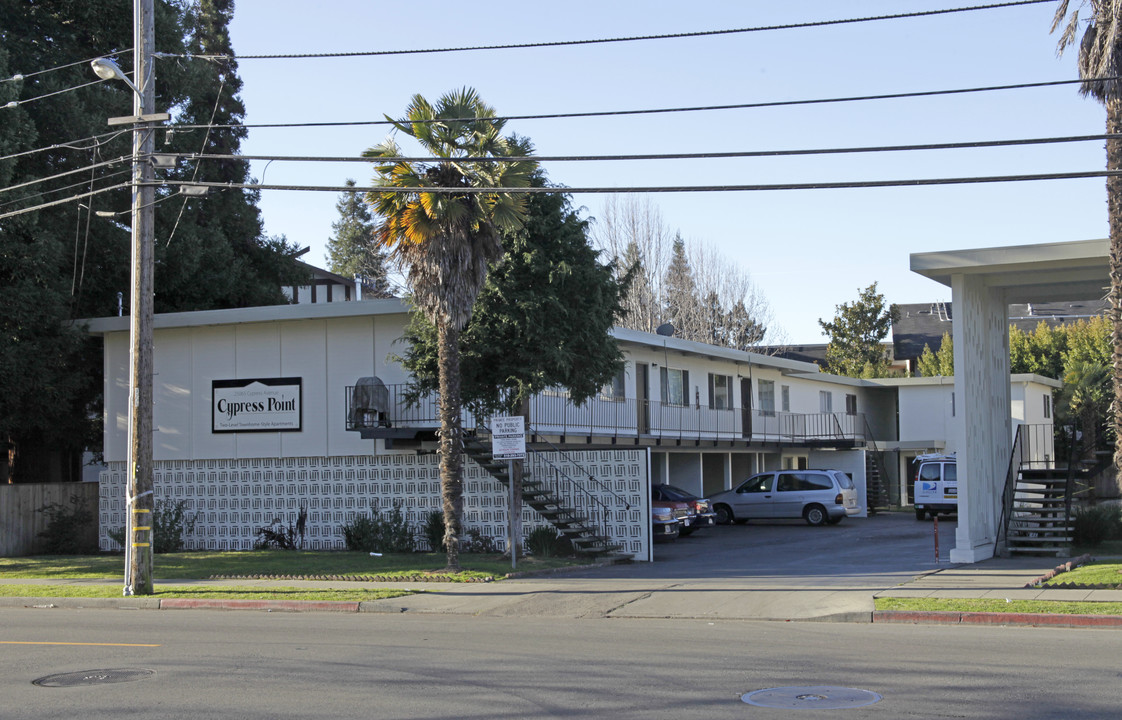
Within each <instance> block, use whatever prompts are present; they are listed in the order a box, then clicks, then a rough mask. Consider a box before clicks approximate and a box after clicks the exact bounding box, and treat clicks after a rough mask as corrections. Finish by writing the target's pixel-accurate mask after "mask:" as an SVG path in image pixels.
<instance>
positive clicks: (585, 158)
mask: <svg viewBox="0 0 1122 720" xmlns="http://www.w3.org/2000/svg"><path fill="white" fill-rule="evenodd" d="M1119 139H1122V134H1108V135H1072V136H1069V137H1049V138H1023V139H1016V140H976V141H967V142H954V143H924V144H920V145H873V146H866V147H840V148H811V149H795V150H744V151H735V150H733V151H727V152H702V153H646V154H636V155H528V156H505V157H494V156H490V155H477V156H472V155H469V156H464V157H452V158H440V157H434V156H432V155H428V156H421V157H398V156H395V157H353V156H342V157H330V156H326V157H317V156H299V155H209V154H198V155H191V154H188V153H179V154H178V155H177V157H180V158H183V159H186V160H268V161H269V162H273V161H276V160H279V161H287V162H361V163H367V164H375V165H376V164H384V163H397V162H417V163H441V162H492V163H515V162H525V161H527V160H531V161H534V162H606V161H621V160H622V161H632V160H712V159H721V158H748V157H785V156H792V155H843V154H857V153H879V152H908V151H919V150H968V149H975V148H992V147H1022V146H1026V145H1049V144H1055V143H1074V142H1089V141H1094V140H1119Z"/></svg>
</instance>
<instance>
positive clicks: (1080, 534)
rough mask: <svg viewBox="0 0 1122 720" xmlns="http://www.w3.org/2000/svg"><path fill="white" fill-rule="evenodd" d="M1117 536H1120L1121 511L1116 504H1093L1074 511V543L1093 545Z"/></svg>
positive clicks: (1121, 532) (1121, 529) (1121, 530)
mask: <svg viewBox="0 0 1122 720" xmlns="http://www.w3.org/2000/svg"><path fill="white" fill-rule="evenodd" d="M1118 537H1122V511H1120V510H1119V507H1118V506H1117V505H1094V506H1091V507H1084V508H1080V509H1079V510H1078V511H1077V512H1076V513H1075V534H1074V535H1073V539H1074V540H1075V544H1076V545H1086V546H1089V547H1095V546H1097V545H1099V544H1101V543H1102V542H1103V541H1104V540H1110V539H1112V538H1118Z"/></svg>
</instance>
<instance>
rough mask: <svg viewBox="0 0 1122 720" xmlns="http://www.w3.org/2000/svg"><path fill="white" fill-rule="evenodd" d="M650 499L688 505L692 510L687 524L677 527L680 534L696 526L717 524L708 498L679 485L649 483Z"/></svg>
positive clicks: (715, 515)
mask: <svg viewBox="0 0 1122 720" xmlns="http://www.w3.org/2000/svg"><path fill="white" fill-rule="evenodd" d="M651 500H652V501H656V500H665V501H671V502H684V503H686V505H688V506H689V507H690V509H691V510H692V511H693V512H692V514H691V516H690V518H689V520H690V522H689V525H688V526H686V527H682V528H680V529H679V532H680V533H681V534H682V535H689V534H690V533H692V532H693V531H694V530H697V529H698V528H704V527H713V526H715V525H716V524H717V513H715V512H713V504H712V503H711V502H710V501H709V499H708V498H702V497H698V496H697V495H694V494H693V493H691V492H687V491H685V490H683V489H682V488H680V487H675V486H673V485H651Z"/></svg>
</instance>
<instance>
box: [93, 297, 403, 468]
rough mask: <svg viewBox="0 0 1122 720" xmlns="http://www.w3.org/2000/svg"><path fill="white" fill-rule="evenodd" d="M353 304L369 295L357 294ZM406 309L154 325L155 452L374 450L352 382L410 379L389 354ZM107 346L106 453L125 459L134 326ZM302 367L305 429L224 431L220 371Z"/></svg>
mask: <svg viewBox="0 0 1122 720" xmlns="http://www.w3.org/2000/svg"><path fill="white" fill-rule="evenodd" d="M347 305H360V304H355V303H348V304H347ZM405 317H406V316H405V315H404V314H403V313H396V314H370V315H357V316H343V317H329V318H320V319H315V318H312V319H295V320H282V321H262V322H245V323H234V324H221V325H200V326H195V327H171V328H160V327H159V325H157V328H156V330H155V332H154V345H155V351H154V360H153V364H154V380H153V391H154V397H155V408H154V414H153V426H154V438H153V455H154V459H155V460H157V461H160V460H205V459H223V458H227V459H236V458H270V457H330V456H345V455H356V454H368V453H373V452H374V447H375V446H374V441H372V440H363V439H362V438H360V437H359V436H358V434H357V433H354V432H348V431H347V430H346V412H345V408H346V387H347V386H348V385H354V384H355V382H356V381H357V380H358V379H359V378H360V377H364V376H369V375H377V376H378V377H380V378H382V380H383V381H384V382H385V383H386V384H395V383H401V382H404V380H405V377H406V376H405V373H404V371H403V370H402V369H401V368H400V367H399V366H398V365H396V364H395V363H393V362H392V361H391V360H390V359H389V355H390V354H391V353H393V352H397V351H399V350H400V349H399V348H398V349H395V348H394V347H393V343H394V341H396V340H397V339H398V338H399V337H401V334H402V330H403V328H404V324H405ZM104 340H105V342H104V353H105V366H106V377H105V459H106V462H114V461H123V460H124V459H125V456H126V451H127V430H128V384H127V379H126V378H127V370H128V333H127V332H108V333H106V334H105V337H104ZM273 377H298V378H301V381H302V423H301V424H302V429H301V430H300V431H298V432H267V433H260V432H254V433H214V432H212V426H211V381H213V380H239V379H250V378H273Z"/></svg>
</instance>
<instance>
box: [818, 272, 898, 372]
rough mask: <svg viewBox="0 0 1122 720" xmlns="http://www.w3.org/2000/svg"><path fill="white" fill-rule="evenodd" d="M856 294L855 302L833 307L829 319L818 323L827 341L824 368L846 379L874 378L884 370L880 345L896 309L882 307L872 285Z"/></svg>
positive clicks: (875, 285)
mask: <svg viewBox="0 0 1122 720" xmlns="http://www.w3.org/2000/svg"><path fill="white" fill-rule="evenodd" d="M858 292H859V293H860V294H859V295H858V297H857V300H855V301H853V302H851V303H843V304H841V305H837V306H836V310H837V313H836V314H835V315H834V319H833V320H831V321H830V322H826V321H825V320H822V319H819V320H818V324H819V325H820V326H821V327H822V331H823V332H824V333H825V334H826V336H827V337H829V339H830V342H829V344H828V345H827V346H826V364H827V369H828V370H829V371H830V372H832V373H835V374H838V375H847V376H849V377H877V376H880V375H884V374H886V373H887V371H888V356H887V353H886V352H885V350H884V348H883V347H882V346H881V342H882V341H883V340H884V339H885V338H886V337H888V333H889V332H890V331H891V330H892V321H893V320H894V319H895V318H896V307H895V306H892V307H888V306H886V305H885V302H884V295H882V294H880V293H878V292H877V284H876V283H873V284H872V285H870V286H869V287H867V288H865V289H864V290H859V291H858Z"/></svg>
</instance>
